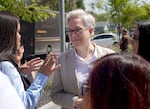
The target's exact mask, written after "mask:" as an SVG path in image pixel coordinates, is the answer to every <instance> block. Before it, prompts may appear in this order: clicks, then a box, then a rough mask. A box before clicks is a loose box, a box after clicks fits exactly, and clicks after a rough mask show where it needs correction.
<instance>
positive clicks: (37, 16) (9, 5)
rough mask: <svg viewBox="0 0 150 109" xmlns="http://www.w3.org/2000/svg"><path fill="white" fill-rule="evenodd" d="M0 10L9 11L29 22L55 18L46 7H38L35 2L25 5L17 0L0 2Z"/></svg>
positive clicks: (1, 0)
mask: <svg viewBox="0 0 150 109" xmlns="http://www.w3.org/2000/svg"><path fill="white" fill-rule="evenodd" d="M0 10H6V11H10V12H12V13H14V14H15V15H17V16H19V17H20V18H21V19H22V20H24V21H29V22H33V21H34V22H37V21H44V20H47V19H48V18H49V17H50V16H52V17H54V16H56V15H55V13H53V12H52V11H50V9H49V7H48V6H42V5H38V4H37V3H36V2H32V3H31V4H29V5H26V4H25V3H24V2H23V1H18V0H0Z"/></svg>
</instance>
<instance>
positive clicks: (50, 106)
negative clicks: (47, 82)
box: [38, 101, 61, 109]
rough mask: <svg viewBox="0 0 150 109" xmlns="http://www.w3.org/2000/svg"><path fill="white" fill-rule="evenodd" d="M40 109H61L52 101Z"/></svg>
mask: <svg viewBox="0 0 150 109" xmlns="http://www.w3.org/2000/svg"><path fill="white" fill-rule="evenodd" d="M38 109H61V107H60V106H58V105H56V104H54V103H53V102H52V101H51V102H49V103H47V104H45V105H43V106H41V107H40V108H38Z"/></svg>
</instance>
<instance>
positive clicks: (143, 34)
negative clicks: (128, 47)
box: [138, 21, 150, 62]
mask: <svg viewBox="0 0 150 109" xmlns="http://www.w3.org/2000/svg"><path fill="white" fill-rule="evenodd" d="M138 27H139V49H138V54H139V55H141V56H142V57H144V58H145V59H146V60H147V61H149V62H150V21H145V22H143V23H139V24H138Z"/></svg>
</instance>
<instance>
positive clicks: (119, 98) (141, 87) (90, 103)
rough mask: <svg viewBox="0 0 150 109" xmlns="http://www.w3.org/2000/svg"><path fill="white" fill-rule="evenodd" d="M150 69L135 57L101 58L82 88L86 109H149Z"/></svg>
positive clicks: (144, 61)
mask: <svg viewBox="0 0 150 109" xmlns="http://www.w3.org/2000/svg"><path fill="white" fill-rule="evenodd" d="M141 64H142V65H141ZM149 66H150V63H148V62H147V61H146V60H145V59H144V58H142V57H140V56H138V55H136V54H126V53H123V54H110V55H107V56H104V57H102V58H100V59H98V60H97V61H96V62H95V64H94V68H93V70H92V72H91V73H90V76H89V79H88V84H87V85H84V86H83V87H82V95H83V96H84V109H150V87H149V86H150V67H149Z"/></svg>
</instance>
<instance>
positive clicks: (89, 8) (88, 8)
mask: <svg viewBox="0 0 150 109" xmlns="http://www.w3.org/2000/svg"><path fill="white" fill-rule="evenodd" d="M92 1H93V0H84V4H85V8H86V11H89V10H93V9H92V8H91V7H90V6H89V4H90V3H91V2H92ZM142 1H144V2H146V3H148V4H150V0H138V2H142ZM95 11H96V12H100V13H103V12H104V11H103V10H102V9H101V10H95Z"/></svg>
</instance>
